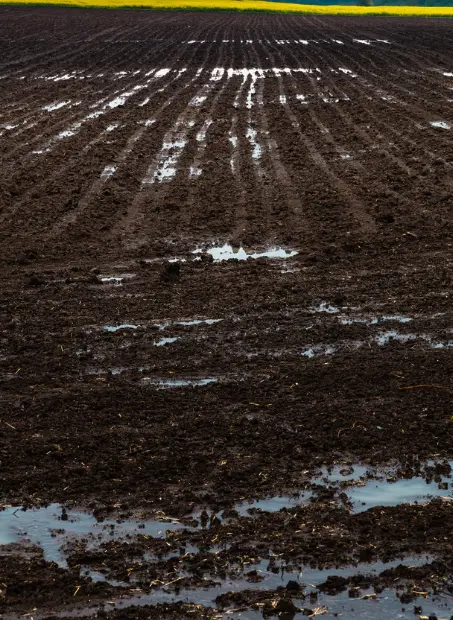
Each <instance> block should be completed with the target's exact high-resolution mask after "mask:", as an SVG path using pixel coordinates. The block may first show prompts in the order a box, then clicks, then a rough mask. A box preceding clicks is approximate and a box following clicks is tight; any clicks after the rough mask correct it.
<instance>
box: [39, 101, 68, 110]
mask: <svg viewBox="0 0 453 620" xmlns="http://www.w3.org/2000/svg"><path fill="white" fill-rule="evenodd" d="M70 103H71V100H70V99H69V100H68V101H60V102H59V103H51V104H50V105H44V106H43V107H42V110H45V111H46V112H53V111H54V110H59V109H60V108H64V107H65V106H67V105H69V104H70Z"/></svg>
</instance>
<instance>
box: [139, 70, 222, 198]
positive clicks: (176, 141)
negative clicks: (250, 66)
mask: <svg viewBox="0 0 453 620" xmlns="http://www.w3.org/2000/svg"><path fill="white" fill-rule="evenodd" d="M224 73H225V70H224V69H222V68H218V67H216V68H215V69H213V70H212V72H211V77H210V79H209V81H208V82H207V83H206V84H204V86H203V87H202V88H201V89H200V90H199V91H198V92H197V94H196V95H195V96H194V97H192V99H191V100H190V102H189V105H188V106H187V109H186V110H184V112H183V113H182V114H181V115H180V116H179V117H178V118H177V120H176V123H175V125H174V126H173V127H172V128H171V129H170V130H169V131H168V132H167V133H166V134H165V136H164V139H163V142H162V146H161V150H160V152H159V153H158V155H157V157H156V159H155V160H154V162H153V163H152V164H151V166H149V168H148V170H147V171H146V173H145V176H144V177H143V180H142V188H144V187H146V186H147V185H152V184H154V183H162V182H165V181H171V180H172V179H173V178H174V177H175V175H176V171H177V165H178V162H179V159H180V157H181V155H182V153H183V151H184V149H185V147H186V145H187V142H188V140H189V135H190V133H191V130H192V129H193V127H194V125H195V122H196V119H197V117H198V113H199V109H200V107H201V105H202V104H203V103H204V102H205V101H206V100H207V99H208V97H209V95H210V94H211V93H212V91H213V90H214V88H215V87H216V83H217V82H219V81H220V80H221V79H222V77H223V75H224ZM208 127H209V125H208V126H207V127H206V128H205V131H203V129H202V130H201V131H200V132H199V133H198V134H197V136H198V137H197V141H198V142H204V141H205V137H206V131H207V129H208ZM195 176H198V173H196V174H195Z"/></svg>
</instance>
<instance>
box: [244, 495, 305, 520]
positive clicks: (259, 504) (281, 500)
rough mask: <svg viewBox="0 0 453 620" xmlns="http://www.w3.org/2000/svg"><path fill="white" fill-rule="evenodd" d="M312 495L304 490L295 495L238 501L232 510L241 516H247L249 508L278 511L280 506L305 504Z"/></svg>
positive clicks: (291, 506) (287, 506) (293, 506)
mask: <svg viewBox="0 0 453 620" xmlns="http://www.w3.org/2000/svg"><path fill="white" fill-rule="evenodd" d="M311 496H312V494H311V493H308V492H306V493H305V492H304V493H301V494H300V495H298V496H296V497H294V496H293V497H291V496H284V495H281V496H276V497H271V498H268V499H257V500H253V501H250V502H240V503H239V504H236V505H235V506H234V510H237V512H238V513H239V514H240V515H241V516H245V517H247V516H249V512H248V511H249V510H250V509H252V508H256V509H258V510H263V511H264V512H279V511H280V510H281V509H282V508H295V507H296V506H301V505H303V504H307V503H308V502H309V500H310V497H311Z"/></svg>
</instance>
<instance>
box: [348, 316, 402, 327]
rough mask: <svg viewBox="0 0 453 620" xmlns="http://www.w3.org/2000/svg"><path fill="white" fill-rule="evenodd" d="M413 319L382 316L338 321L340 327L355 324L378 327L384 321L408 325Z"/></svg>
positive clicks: (349, 318)
mask: <svg viewBox="0 0 453 620" xmlns="http://www.w3.org/2000/svg"><path fill="white" fill-rule="evenodd" d="M412 320H413V319H412V318H411V317H409V316H403V315H401V314H384V315H382V316H374V317H365V316H358V317H347V318H342V319H340V323H341V324H342V325H353V324H355V323H362V324H364V325H378V324H379V323H385V322H386V321H397V322H398V323H409V322H410V321H412Z"/></svg>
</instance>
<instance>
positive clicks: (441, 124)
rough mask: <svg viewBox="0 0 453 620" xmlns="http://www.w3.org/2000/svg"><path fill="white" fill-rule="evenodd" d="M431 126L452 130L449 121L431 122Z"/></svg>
mask: <svg viewBox="0 0 453 620" xmlns="http://www.w3.org/2000/svg"><path fill="white" fill-rule="evenodd" d="M430 125H431V127H437V128H439V129H451V125H450V123H447V121H431V122H430Z"/></svg>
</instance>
